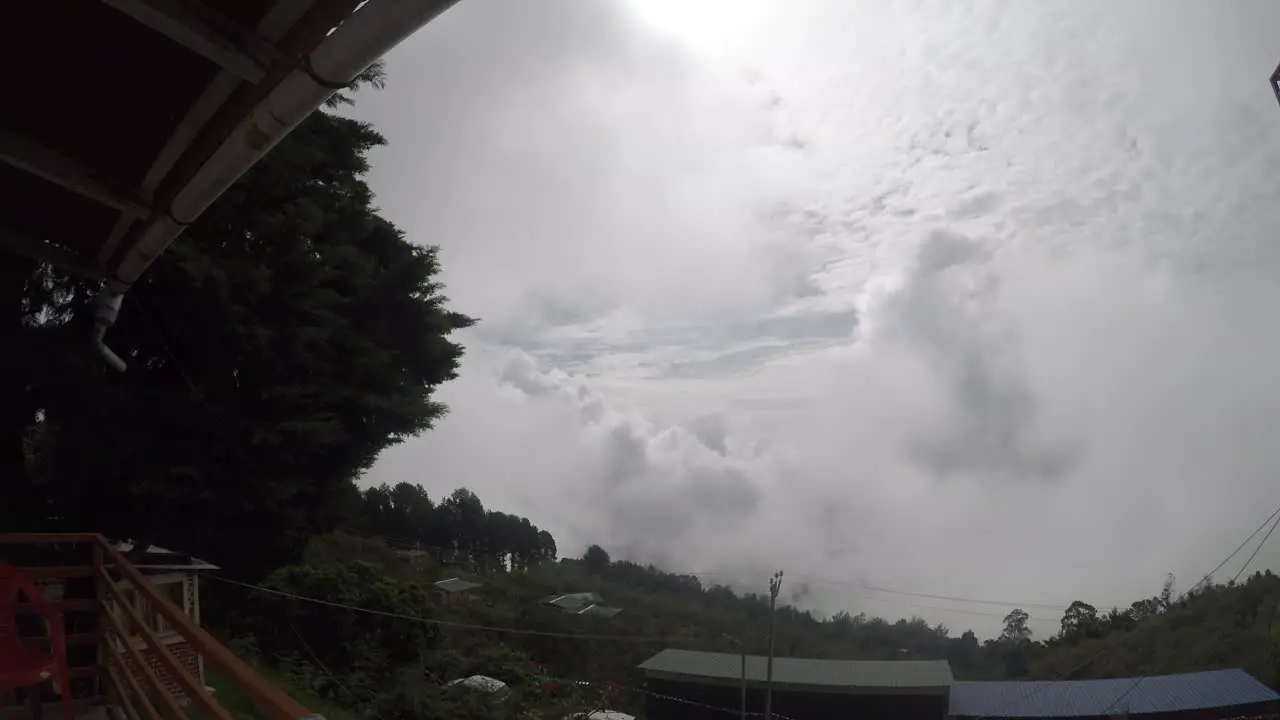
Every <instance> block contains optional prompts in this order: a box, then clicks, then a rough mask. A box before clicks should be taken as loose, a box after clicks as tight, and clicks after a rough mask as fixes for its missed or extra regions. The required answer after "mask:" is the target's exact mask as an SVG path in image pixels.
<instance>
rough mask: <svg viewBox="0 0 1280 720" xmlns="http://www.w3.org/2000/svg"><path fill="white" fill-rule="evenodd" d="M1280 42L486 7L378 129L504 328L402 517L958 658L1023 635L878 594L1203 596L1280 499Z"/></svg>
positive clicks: (847, 6) (1048, 24)
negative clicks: (871, 631) (1275, 76)
mask: <svg viewBox="0 0 1280 720" xmlns="http://www.w3.org/2000/svg"><path fill="white" fill-rule="evenodd" d="M784 5H785V9H784ZM1278 27H1280V4H1277V3H1274V2H1270V1H1268V0H1258V1H1257V2H1199V1H1196V2H1172V1H1166V0H1158V1H1157V0H1152V1H1150V2H1136V1H1135V2H1125V3H1115V2H1111V1H1107V2H1101V1H1099V2H1084V1H1081V0H1063V1H1060V2H1057V1H1050V0H1037V1H1036V2H1007V3H997V2H965V3H956V2H881V1H880V0H876V1H874V2H854V1H853V0H830V1H829V2H827V1H823V0H810V1H799V0H797V1H796V2H788V3H785V4H784V3H780V2H773V1H771V0H705V1H702V2H698V1H697V0H634V2H633V3H631V4H627V3H626V2H625V1H624V0H616V1H614V2H607V1H605V0H560V1H553V0H538V2H528V1H526V0H506V1H499V0H462V2H461V3H460V4H459V5H458V6H456V7H455V8H453V9H452V10H450V11H448V12H447V13H446V14H445V15H443V16H442V17H441V18H439V19H438V20H436V21H435V22H433V23H432V24H431V25H429V26H428V27H427V28H426V29H424V30H423V31H421V32H419V33H418V34H417V35H415V36H414V37H412V38H411V39H409V40H408V41H406V42H405V43H404V44H403V45H401V46H400V47H399V48H398V49H396V50H395V51H394V52H393V53H392V54H391V55H390V56H389V57H388V59H387V64H388V71H389V85H388V87H387V89H386V90H384V91H382V92H377V93H362V94H361V96H360V97H359V104H358V106H357V108H356V109H355V111H354V112H355V113H356V114H357V115H358V116H359V117H361V118H364V119H368V120H371V121H373V122H374V123H375V124H376V125H377V127H378V128H379V130H381V131H382V132H383V133H384V134H385V135H386V136H387V138H388V140H389V141H390V146H389V147H388V148H386V149H383V150H381V151H379V152H377V153H376V154H375V155H374V157H373V166H374V169H373V172H372V176H371V182H372V185H373V187H374V190H375V191H376V192H377V194H378V204H379V206H380V207H381V208H382V209H383V211H384V213H385V215H387V216H388V217H389V218H390V219H391V220H393V221H394V222H395V223H397V224H398V225H399V226H401V227H402V228H404V229H405V230H406V231H407V232H408V234H409V236H410V237H411V238H412V239H413V240H415V241H417V242H421V243H431V244H437V245H439V246H440V247H441V248H442V257H443V263H444V280H445V282H446V283H447V284H448V294H449V296H450V297H451V298H452V299H453V305H454V307H455V308H456V309H458V310H461V311H464V312H467V313H470V314H473V315H475V316H478V317H479V318H481V319H482V322H481V324H480V325H479V326H478V327H477V328H476V329H474V330H473V331H470V332H469V333H468V334H466V335H464V336H462V338H461V339H462V341H463V342H465V344H466V346H467V356H466V359H465V360H464V362H463V365H462V370H461V377H460V378H459V379H458V380H456V381H454V382H452V383H450V384H449V385H448V386H446V387H445V388H443V389H442V391H441V397H442V399H444V400H445V401H446V402H448V403H449V405H450V406H451V408H452V411H451V414H450V415H449V417H448V418H447V419H445V420H444V421H443V422H441V423H440V424H439V426H438V428H437V429H436V430H434V431H433V432H431V433H428V434H426V435H424V436H423V437H421V438H419V439H416V440H413V441H411V442H408V443H405V444H404V445H402V446H399V447H397V448H395V449H393V450H390V451H388V452H387V453H385V454H384V456H383V457H382V459H381V460H380V461H379V463H378V464H377V466H376V467H375V468H374V469H373V470H372V471H371V472H370V473H369V474H368V476H367V477H366V478H365V482H366V483H381V482H388V483H395V482H398V481H409V482H417V483H421V484H423V485H424V486H425V487H426V488H427V489H428V490H429V491H430V492H431V493H432V494H433V495H435V496H441V495H444V494H447V493H448V492H449V491H451V490H452V489H453V488H455V487H459V486H466V487H469V488H471V489H472V490H474V491H476V492H477V493H478V494H479V495H480V497H481V499H482V500H483V501H484V502H485V503H486V505H487V506H489V507H491V508H495V509H500V510H504V511H507V512H515V513H519V514H522V515H526V516H527V517H529V518H530V520H532V521H533V522H534V523H536V524H538V525H539V526H542V527H545V528H547V529H549V530H551V531H552V532H553V534H554V535H555V537H556V539H557V541H558V543H559V546H560V549H561V554H562V555H577V554H579V553H580V552H581V551H582V549H583V548H584V547H585V546H586V545H587V544H589V543H599V544H601V545H603V546H604V547H605V548H606V549H607V550H609V551H610V552H611V553H612V554H613V555H614V556H615V557H620V558H630V559H635V560H641V561H652V562H655V563H658V564H659V565H661V566H663V567H665V568H668V569H671V570H678V571H697V572H705V573H718V575H715V576H708V578H707V579H708V580H709V581H713V580H728V581H734V582H737V583H739V586H740V587H742V588H744V589H751V590H755V591H758V592H764V591H766V589H767V578H768V575H769V573H770V572H771V571H773V570H774V569H778V568H782V569H785V571H786V577H787V580H788V582H787V585H786V588H785V590H784V595H789V594H791V593H796V594H799V595H800V596H801V597H798V598H796V599H798V600H800V601H801V602H802V603H804V604H807V605H808V606H810V607H813V608H815V609H817V610H820V611H822V612H833V611H835V610H837V609H841V608H847V609H849V610H851V611H852V612H855V613H856V612H859V611H865V612H867V613H868V614H877V615H885V616H887V617H890V618H896V617H900V616H910V615H915V614H918V615H921V616H923V617H925V618H927V619H929V620H930V621H932V622H944V623H945V624H947V625H948V626H949V627H950V628H952V630H953V632H955V633H957V634H958V632H959V631H961V630H963V629H965V628H969V627H972V628H974V629H976V630H977V631H978V632H979V633H980V634H982V635H989V634H991V633H993V632H995V631H996V629H997V628H998V627H999V625H1000V621H999V619H998V617H987V616H984V615H981V614H969V613H989V614H992V615H996V616H1002V615H1003V614H1004V613H1005V612H1007V610H1008V609H1009V608H1010V607H1012V605H1000V604H995V605H991V604H985V605H984V604H962V603H956V602H951V601H944V600H933V599H922V598H915V597H910V596H904V595H891V594H886V593H881V592H874V591H870V590H865V589H857V588H856V587H855V586H857V585H874V586H878V587H886V588H891V589H897V590H904V591H910V592H918V593H925V594H934V595H946V596H959V597H967V598H978V599H989V600H998V601H1005V600H1008V601H1016V603H1017V604H1020V605H1022V606H1023V607H1026V609H1027V610H1028V611H1029V612H1030V613H1031V615H1032V617H1033V618H1048V620H1047V621H1041V620H1037V621H1033V623H1032V628H1033V629H1034V630H1035V631H1036V635H1037V637H1045V636H1046V635H1047V634H1049V633H1051V632H1052V631H1055V630H1056V629H1057V621H1058V619H1059V618H1060V616H1061V611H1060V610H1055V609H1053V607H1045V608H1037V607H1031V606H1030V604H1031V603H1037V604H1041V605H1046V606H1065V605H1067V604H1068V603H1070V602H1071V601H1072V600H1075V599H1083V600H1086V601H1088V602H1091V603H1094V604H1095V605H1098V606H1099V607H1110V606H1111V605H1113V604H1125V605H1127V604H1128V603H1129V602H1131V601H1133V600H1135V599H1138V598H1139V597H1144V596H1151V595H1154V594H1156V593H1157V592H1158V591H1159V589H1160V584H1161V581H1162V580H1163V577H1164V574H1165V573H1166V572H1170V571H1172V572H1175V573H1177V575H1178V578H1179V586H1180V588H1181V589H1185V588H1186V587H1189V586H1190V585H1191V584H1193V583H1194V582H1195V580H1196V579H1198V577H1199V576H1201V575H1203V574H1204V573H1205V572H1207V571H1208V570H1209V569H1210V568H1212V567H1213V566H1214V565H1215V564H1217V562H1218V561H1219V560H1221V559H1222V558H1223V557H1225V556H1226V554H1227V553H1228V552H1230V551H1231V550H1232V549H1233V548H1234V547H1235V546H1236V545H1237V544H1238V543H1239V542H1240V541H1241V540H1243V539H1244V537H1245V536H1246V535H1247V534H1248V533H1249V532H1250V531H1252V530H1253V528H1254V527H1256V526H1257V525H1258V524H1259V523H1261V522H1262V521H1263V519H1264V518H1265V517H1266V516H1267V515H1268V514H1269V513H1270V512H1271V510H1272V509H1273V508H1274V507H1275V506H1276V504H1277V503H1280V480H1278V471H1277V469H1278V468H1280V358H1278V357H1277V351H1280V312H1277V310H1278V309H1280V282H1278V281H1277V280H1278V278H1280V245H1278V244H1277V243H1276V242H1275V238H1276V233H1277V228H1280V202H1277V193H1278V192H1280V107H1278V106H1277V103H1276V98H1275V97H1274V96H1273V95H1272V93H1271V89H1270V88H1269V86H1268V84H1267V78H1268V75H1269V74H1270V72H1271V70H1272V69H1273V68H1274V67H1275V65H1276V62H1277V61H1280V35H1278V34H1277V33H1276V28H1278ZM1240 559H1241V558H1237V561H1236V562H1234V563H1232V564H1231V565H1229V566H1228V567H1227V568H1226V569H1225V570H1224V571H1223V572H1222V573H1220V574H1219V576H1218V579H1219V580H1226V579H1228V578H1229V576H1230V575H1231V574H1234V572H1235V570H1236V569H1238V567H1239V564H1240ZM1255 562H1256V563H1257V567H1259V568H1261V567H1277V566H1280V539H1273V543H1272V546H1271V547H1270V548H1269V550H1264V551H1263V553H1262V554H1261V555H1260V556H1259V559H1258V561H1255ZM793 578H794V580H793Z"/></svg>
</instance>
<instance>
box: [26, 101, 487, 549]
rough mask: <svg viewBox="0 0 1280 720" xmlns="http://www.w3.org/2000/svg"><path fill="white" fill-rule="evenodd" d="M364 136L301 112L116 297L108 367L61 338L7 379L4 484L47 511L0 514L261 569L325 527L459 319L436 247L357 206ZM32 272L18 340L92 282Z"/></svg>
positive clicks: (437, 361)
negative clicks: (23, 444) (10, 448)
mask: <svg viewBox="0 0 1280 720" xmlns="http://www.w3.org/2000/svg"><path fill="white" fill-rule="evenodd" d="M382 143H383V138H382V137H381V136H380V135H379V134H378V133H377V132H376V131H375V130H374V129H373V128H372V127H370V126H369V125H367V124H365V123H361V122H358V121H355V120H351V119H347V118H342V117H338V116H336V115H332V114H329V113H326V112H316V113H313V114H312V115H311V116H310V117H308V118H307V119H306V120H305V121H304V122H303V123H302V124H301V125H300V126H299V127H298V128H297V129H296V130H295V131H294V132H293V133H292V134H290V135H289V136H287V137H286V138H285V139H284V140H283V141H282V142H281V143H280V144H279V145H278V146H277V147H276V148H275V149H273V150H272V151H271V152H270V153H269V154H268V155H267V156H266V157H265V158H264V159H263V160H262V161H261V162H259V163H258V164H257V165H256V166H255V167H254V168H253V169H251V170H250V171H249V172H248V173H247V174H246V175H245V176H244V177H243V178H242V179H241V180H240V181H239V182H238V183H236V184H235V185H234V186H233V187H232V188H231V189H230V190H228V191H227V192H226V193H225V194H224V195H223V196H222V197H221V198H220V199H219V200H218V201H217V202H216V203H215V204H214V205H213V206H212V207H211V208H210V209H209V210H208V211H207V212H205V214H204V215H202V216H201V217H200V218H199V220H198V221H197V222H196V223H195V224H194V225H192V226H191V227H190V228H189V229H188V230H187V231H186V233H185V234H184V235H183V236H182V237H181V238H180V239H179V241H178V242H177V243H175V244H174V245H173V246H172V248H171V249H170V250H169V252H167V253H166V254H165V255H164V256H162V257H161V258H160V259H159V260H158V261H157V262H156V264H155V265H154V266H153V267H152V268H151V269H150V270H149V271H148V273H147V274H146V275H144V276H143V278H142V279H141V281H140V282H139V283H138V284H137V285H136V286H135V287H133V288H132V289H131V290H130V291H129V292H128V294H127V295H126V296H125V304H124V308H123V310H122V312H121V314H120V317H119V320H118V322H117V324H116V326H115V327H114V329H113V330H112V333H111V338H110V340H111V343H112V346H113V347H114V348H115V349H116V351H117V353H119V354H120V355H121V356H122V357H124V358H125V359H126V360H127V362H128V363H129V369H128V371H127V372H125V373H123V374H116V373H109V372H107V371H105V370H104V369H103V368H102V367H101V366H100V363H97V362H95V360H96V359H95V358H93V357H92V356H91V355H90V354H89V353H88V347H87V343H84V344H83V345H84V347H83V348H81V347H80V346H78V345H75V344H74V343H68V344H67V345H65V346H63V347H62V352H59V353H57V359H56V360H55V361H51V362H48V363H47V365H48V366H49V367H48V371H47V372H31V373H28V374H27V376H26V377H27V380H28V381H27V382H26V383H25V385H24V386H23V387H21V388H16V389H15V388H14V387H12V386H11V387H10V393H11V394H14V395H15V396H24V398H23V399H25V402H22V403H20V404H17V405H13V406H9V405H6V410H7V411H9V410H12V412H13V415H12V416H11V417H10V420H11V422H10V425H9V429H10V431H11V432H12V431H14V429H15V428H19V427H20V428H21V432H22V433H23V434H24V435H26V436H29V437H30V436H34V437H35V438H36V442H29V443H28V444H27V448H28V453H27V454H26V457H25V458H24V469H26V470H28V472H26V474H25V477H24V478H23V479H22V480H21V481H20V484H21V485H22V487H23V488H24V491H25V492H26V493H27V494H28V495H29V496H30V497H31V500H30V502H37V501H38V502H39V503H41V504H43V505H45V506H46V507H47V512H35V513H32V512H26V513H25V514H24V515H23V517H21V518H13V523H14V526H16V525H18V524H19V523H20V524H25V525H26V526H28V527H31V526H36V527H44V528H56V527H70V528H77V529H80V528H93V529H95V530H100V531H102V532H107V533H111V534H116V535H120V536H128V537H136V538H139V539H145V540H151V541H156V542H159V541H161V540H163V542H165V543H169V544H172V545H174V546H179V547H183V548H184V549H189V550H190V551H192V552H196V553H201V554H204V555H206V556H209V557H211V558H216V559H217V560H218V562H219V563H220V564H223V565H226V566H228V567H239V568H244V569H245V571H246V572H250V573H258V574H261V573H263V572H265V571H266V570H269V569H270V567H272V566H273V565H274V564H278V563H280V562H283V561H285V560H288V559H289V558H291V557H296V555H297V553H298V552H300V551H301V548H302V546H303V544H304V543H305V540H306V538H307V537H308V536H310V535H312V534H315V533H317V532H324V531H327V530H329V529H332V528H334V527H336V526H337V525H338V524H339V523H340V522H341V521H342V520H343V517H342V515H343V513H346V512H349V511H351V510H352V509H353V507H354V506H353V504H352V503H351V502H349V500H350V499H351V497H353V496H354V494H355V493H356V488H355V486H354V484H353V481H354V480H355V479H356V478H358V477H359V475H360V473H362V472H363V471H364V470H367V469H368V468H369V467H370V466H371V465H372V463H373V462H374V460H375V459H376V458H377V457H378V454H379V453H380V452H381V451H382V450H384V449H385V448H387V447H388V446H390V445H392V444H395V443H397V442H400V441H401V440H403V439H405V438H408V437H412V436H414V435H416V434H418V433H420V432H422V431H424V430H426V429H428V428H430V427H431V426H432V424H433V423H434V422H435V421H436V420H437V419H439V418H440V417H441V416H442V415H443V414H444V412H445V410H446V408H445V407H444V405H443V404H441V403H440V402H439V401H438V400H436V398H435V389H436V388H437V387H438V386H439V385H440V384H441V383H443V382H445V381H447V380H449V379H451V378H453V377H454V375H455V373H456V372H457V368H458V362H459V359H460V357H461V355H462V348H461V346H460V345H458V344H457V343H456V342H455V341H453V340H452V339H451V333H453V332H454V331H456V330H459V329H462V328H465V327H467V326H469V325H471V324H472V322H473V320H472V319H471V318H469V317H467V316H465V315H463V314H461V313H458V312H456V311H453V310H451V309H449V308H448V306H447V299H446V298H445V297H444V296H443V295H442V293H441V286H440V284H439V281H438V274H439V271H440V267H439V258H438V253H437V250H436V248H434V247H432V246H425V245H419V244H415V243H413V242H411V241H410V240H409V239H408V238H406V237H405V236H404V234H403V233H402V232H401V231H400V230H398V229H397V228H396V227H395V226H394V225H392V224H391V223H390V222H388V221H387V220H385V219H384V218H382V217H380V216H379V215H378V214H377V212H376V211H375V209H374V208H373V206H372V200H373V196H372V193H371V192H370V190H369V187H368V185H367V184H366V183H365V181H364V179H363V176H364V174H365V173H366V172H367V171H368V167H369V166H368V159H367V158H368V153H369V151H370V150H371V149H373V148H374V147H376V146H378V145H380V144H382ZM47 275H48V271H47V270H46V269H44V268H34V267H28V268H27V273H26V275H25V279H24V280H23V288H24V289H23V290H22V292H23V293H25V296H24V297H25V299H24V304H23V309H22V313H23V314H22V322H23V323H25V328H26V330H27V333H26V338H25V346H26V347H29V348H33V352H34V349H39V348H45V347H47V346H48V345H49V343H48V342H45V343H44V344H43V345H42V344H40V343H39V341H40V340H41V339H42V337H46V336H47V337H59V338H66V337H72V336H75V335H76V334H77V332H78V333H79V334H81V336H83V334H84V333H85V328H84V327H83V325H84V324H85V322H86V315H87V307H86V306H87V301H88V299H89V298H90V297H91V296H92V294H93V293H94V291H95V290H96V288H95V287H93V286H90V285H89V284H86V283H77V282H72V281H70V280H66V279H57V280H56V282H55V281H53V280H50V279H48V277H47ZM15 282H16V281H15ZM11 287H16V285H13V286H11ZM42 288H52V290H50V291H43V290H42V291H41V292H33V289H42ZM50 319H54V320H56V322H50ZM59 333H61V335H59ZM18 409H20V410H21V417H18V415H17V413H18ZM193 518H200V521H199V522H193V521H192V519H193ZM231 528H235V531H234V532H229V529H231Z"/></svg>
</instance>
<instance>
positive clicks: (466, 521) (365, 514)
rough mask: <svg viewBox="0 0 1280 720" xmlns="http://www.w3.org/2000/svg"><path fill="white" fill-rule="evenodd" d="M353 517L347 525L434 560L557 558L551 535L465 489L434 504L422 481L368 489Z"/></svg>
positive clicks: (516, 563)
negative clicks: (491, 508) (486, 504)
mask: <svg viewBox="0 0 1280 720" xmlns="http://www.w3.org/2000/svg"><path fill="white" fill-rule="evenodd" d="M352 517H353V520H352V522H351V527H352V529H354V530H355V531H356V532H358V533H361V534H363V535H366V536H369V537H379V538H383V539H386V540H388V541H390V542H392V543H394V544H397V545H398V546H400V547H401V548H402V549H406V550H410V549H418V550H422V551H430V552H429V553H428V554H430V555H431V556H432V557H434V558H436V559H437V560H440V561H442V562H447V563H450V564H454V565H461V566H466V567H470V568H472V569H475V568H478V567H481V566H487V565H492V566H495V567H500V568H504V569H507V568H509V569H527V568H529V567H532V566H533V565H536V564H538V563H541V562H544V561H550V560H555V557H556V541H555V539H554V538H552V537H551V533H548V532H547V531H545V530H539V529H538V527H537V526H535V525H533V524H532V523H530V522H529V520H528V518H522V517H518V516H516V515H508V514H507V513H504V512H494V511H489V510H485V508H484V504H483V503H481V502H480V498H478V497H476V495H475V493H473V492H471V491H470V490H467V489H465V488H459V489H457V490H455V491H454V492H453V494H451V495H450V496H449V497H447V498H445V499H444V500H442V501H441V502H440V504H439V505H436V504H434V503H432V502H431V498H430V497H429V496H428V495H427V491H426V490H424V489H423V488H422V486H421V485H412V484H410V483H404V482H402V483H398V484H396V486H395V487H389V486H387V485H381V486H378V487H372V488H369V489H367V490H364V491H362V492H361V493H360V497H359V499H357V500H356V508H355V510H354V512H353V513H352Z"/></svg>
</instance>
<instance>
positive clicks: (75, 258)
mask: <svg viewBox="0 0 1280 720" xmlns="http://www.w3.org/2000/svg"><path fill="white" fill-rule="evenodd" d="M0 250H8V251H10V252H15V253H17V254H19V255H25V256H26V257H29V258H33V259H34V260H36V261H37V262H44V263H49V264H50V265H53V266H54V267H57V268H61V269H62V270H65V271H66V272H69V273H71V274H72V275H78V276H80V277H82V278H86V279H89V280H101V279H102V278H103V276H104V275H105V274H106V273H105V272H104V271H103V269H102V266H100V265H97V264H95V263H94V262H93V261H91V260H87V259H85V258H82V257H80V256H79V255H76V254H75V253H73V252H71V251H70V250H67V249H65V248H61V247H58V246H57V245H51V244H49V243H47V242H41V241H39V240H36V239H35V238H33V237H28V236H26V235H23V234H22V233H20V232H17V231H16V230H10V229H9V228H6V227H2V226H0Z"/></svg>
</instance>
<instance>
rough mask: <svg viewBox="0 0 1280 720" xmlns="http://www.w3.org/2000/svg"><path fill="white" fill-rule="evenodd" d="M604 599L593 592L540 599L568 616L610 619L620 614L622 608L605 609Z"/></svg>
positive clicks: (544, 603)
mask: <svg viewBox="0 0 1280 720" xmlns="http://www.w3.org/2000/svg"><path fill="white" fill-rule="evenodd" d="M603 602H604V599H603V598H601V597H600V595H599V594H597V593H593V592H585V593H569V594H567V595H552V596H550V597H545V598H543V599H542V604H543V605H546V606H548V607H553V608H556V609H557V610H560V611H561V612H565V613H568V614H570V615H586V616H588V617H598V618H605V619H608V618H611V617H613V616H614V615H617V614H618V613H620V612H622V608H615V607H606V606H605V605H603V604H602V603H603Z"/></svg>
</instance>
